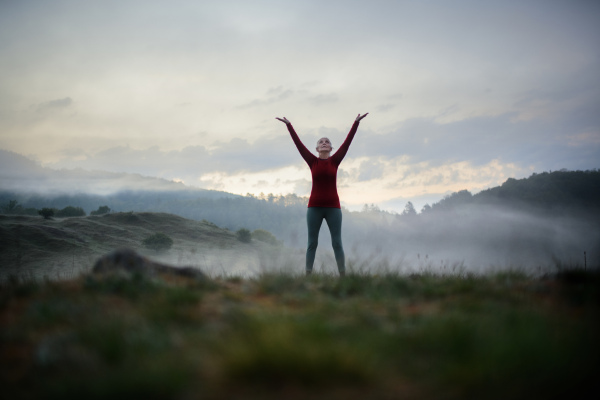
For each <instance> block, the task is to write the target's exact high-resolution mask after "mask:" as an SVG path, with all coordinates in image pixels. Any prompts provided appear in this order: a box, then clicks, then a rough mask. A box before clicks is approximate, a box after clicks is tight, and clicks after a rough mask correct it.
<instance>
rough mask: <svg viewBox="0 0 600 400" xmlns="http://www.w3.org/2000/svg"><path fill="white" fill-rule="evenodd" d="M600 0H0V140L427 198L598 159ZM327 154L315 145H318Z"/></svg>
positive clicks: (123, 168) (179, 172)
mask: <svg viewBox="0 0 600 400" xmlns="http://www.w3.org/2000/svg"><path fill="white" fill-rule="evenodd" d="M599 18H600V2H598V1H584V0H566V1H556V0H540V1H533V0H529V1H523V0H519V1H513V0H504V1H486V0H477V1H467V0H454V1H444V0H439V1H433V0H431V1H430V0H423V1H382V0H374V1H369V2H359V1H351V0H348V1H337V0H336V1H327V0H318V1H314V0H305V1H286V0H281V1H227V0H219V1H198V0H196V1H191V0H190V1H184V0H179V1H177V0H176V1H169V2H164V1H153V0H143V1H142V0H140V1H128V0H119V1H111V0H104V1H64V0H54V1H36V0H30V1H17V0H0V149H3V150H8V151H12V152H16V153H19V154H22V155H25V156H27V157H29V158H31V159H32V160H35V161H36V162H38V163H39V164H40V165H42V166H44V167H47V168H53V169H74V168H83V169H86V170H103V171H109V172H127V173H137V174H142V175H144V176H153V177H159V178H164V179H168V180H174V181H177V182H183V183H184V184H185V185H189V186H194V187H200V188H206V189H216V190H223V191H227V192H231V193H237V194H246V193H253V194H256V195H258V194H260V193H261V192H262V193H265V194H267V193H274V194H288V193H296V194H298V195H300V196H308V195H309V193H310V188H311V176H310V171H309V169H308V167H307V165H306V164H305V163H304V161H303V160H302V158H301V157H300V155H299V154H298V152H297V150H296V148H295V147H294V145H293V142H292V140H291V139H290V137H289V133H288V132H287V130H286V127H285V125H284V124H283V123H281V122H279V121H277V120H276V119H275V118H276V117H287V118H288V119H289V120H290V121H291V122H292V124H293V126H294V127H295V129H296V131H297V132H298V134H299V136H300V138H301V140H302V141H303V142H304V144H305V145H306V147H308V148H309V149H311V150H312V149H313V148H314V147H315V146H316V141H317V140H318V139H319V138H320V137H324V136H325V137H329V138H330V139H331V141H332V143H333V146H334V151H335V148H336V147H337V146H339V145H340V144H341V143H342V142H343V141H344V139H345V137H346V135H347V133H348V131H349V129H350V127H351V125H352V123H353V121H354V119H355V118H356V116H357V115H358V114H359V113H361V114H362V113H366V112H368V113H369V115H368V116H367V117H366V118H365V119H363V120H362V122H361V124H360V127H359V129H358V133H357V134H356V137H355V138H354V141H353V143H352V145H351V147H350V150H349V152H348V154H347V155H346V158H345V159H344V161H343V162H342V164H341V166H340V170H339V172H338V192H339V194H340V199H341V202H342V205H343V206H345V207H347V208H349V209H351V210H352V209H360V208H361V207H362V205H364V204H365V203H368V204H376V205H378V206H380V207H381V208H382V209H386V210H391V211H398V212H401V211H402V209H403V208H404V206H405V204H406V202H407V201H412V202H413V204H414V205H415V208H417V211H419V210H420V209H421V207H422V206H423V205H424V204H425V203H430V204H431V203H433V202H436V201H438V200H439V199H441V198H442V197H443V196H444V195H446V194H449V193H452V192H455V191H458V190H463V189H466V190H469V191H471V192H473V193H476V192H478V191H480V190H483V189H486V188H489V187H494V186H498V185H500V184H501V183H502V182H504V181H505V180H506V179H507V178H509V177H514V178H524V177H527V176H530V175H531V174H532V173H534V172H537V173H539V172H544V171H552V170H559V169H563V168H566V169H569V170H578V169H584V170H585V169H595V168H598V167H600V162H599V160H600V112H599V111H600V107H599V105H600V74H599V71H600V24H598V20H599ZM315 154H316V153H315Z"/></svg>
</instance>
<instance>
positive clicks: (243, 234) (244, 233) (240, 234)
mask: <svg viewBox="0 0 600 400" xmlns="http://www.w3.org/2000/svg"><path fill="white" fill-rule="evenodd" d="M235 235H236V236H237V238H238V240H239V241H240V242H243V243H250V241H251V240H252V234H251V233H250V231H249V230H248V229H246V228H241V229H239V230H238V231H237V232H236V233H235Z"/></svg>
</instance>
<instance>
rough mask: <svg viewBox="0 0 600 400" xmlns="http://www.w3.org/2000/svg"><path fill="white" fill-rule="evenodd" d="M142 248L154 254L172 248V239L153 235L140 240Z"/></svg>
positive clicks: (160, 234)
mask: <svg viewBox="0 0 600 400" xmlns="http://www.w3.org/2000/svg"><path fill="white" fill-rule="evenodd" d="M142 244H143V245H144V247H146V248H147V249H150V250H154V251H156V252H159V251H165V250H169V249H170V248H171V246H173V239H171V238H170V237H169V236H167V235H165V234H164V233H160V232H159V233H155V234H154V235H150V236H148V237H147V238H146V239H144V240H142Z"/></svg>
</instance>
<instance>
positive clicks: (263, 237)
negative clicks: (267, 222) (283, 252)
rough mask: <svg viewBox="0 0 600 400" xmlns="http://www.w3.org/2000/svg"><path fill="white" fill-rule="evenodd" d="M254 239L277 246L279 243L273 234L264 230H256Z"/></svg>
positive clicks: (253, 234) (253, 235)
mask: <svg viewBox="0 0 600 400" xmlns="http://www.w3.org/2000/svg"><path fill="white" fill-rule="evenodd" d="M252 239H255V240H260V241H261V242H265V243H269V244H273V245H277V244H279V241H278V240H277V238H276V237H275V235H273V234H272V233H271V232H269V231H266V230H264V229H256V230H255V231H254V232H252Z"/></svg>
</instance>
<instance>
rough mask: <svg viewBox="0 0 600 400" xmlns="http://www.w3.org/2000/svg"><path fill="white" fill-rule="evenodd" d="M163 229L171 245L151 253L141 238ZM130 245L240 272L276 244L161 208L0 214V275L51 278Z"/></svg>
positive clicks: (256, 266)
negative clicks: (46, 215) (71, 214)
mask: <svg viewBox="0 0 600 400" xmlns="http://www.w3.org/2000/svg"><path fill="white" fill-rule="evenodd" d="M156 232H162V233H165V234H166V235H168V236H170V237H171V238H172V239H173V240H174V245H173V247H172V248H171V249H170V250H169V251H167V252H164V253H156V252H153V251H151V250H147V249H145V248H144V247H143V246H142V240H143V239H145V238H146V237H148V236H150V235H152V234H154V233H156ZM119 247H130V248H133V249H135V250H137V251H139V252H140V253H143V254H145V255H147V256H150V257H152V258H155V259H157V260H160V261H164V262H167V263H171V264H175V265H180V266H182V265H186V266H194V267H198V268H200V269H202V270H203V271H205V272H207V273H209V274H210V273H215V272H219V273H223V272H226V273H238V274H242V275H243V274H245V273H248V272H249V271H251V270H260V268H266V265H265V262H266V261H265V257H266V256H267V255H268V256H269V257H275V258H276V256H277V254H279V252H280V249H279V248H278V247H276V246H272V245H268V244H266V243H263V242H259V241H253V242H251V243H249V244H247V243H242V242H240V241H238V240H237V238H236V235H235V233H234V232H231V231H229V230H227V229H224V228H220V227H218V226H216V225H215V224H213V223H211V222H208V221H193V220H189V219H185V218H182V217H179V216H176V215H172V214H165V213H148V212H143V213H134V212H128V213H112V214H105V215H102V216H88V217H77V218H58V219H52V220H45V219H42V218H40V217H29V216H7V215H0V265H1V267H0V280H4V279H6V278H7V277H8V276H10V275H17V276H27V275H31V276H34V277H37V278H39V277H43V276H47V277H49V278H51V279H55V278H65V277H69V276H73V275H77V274H79V273H80V272H82V271H83V272H85V271H87V270H88V269H89V268H91V266H92V265H93V262H94V261H95V259H96V258H97V257H98V256H100V255H103V254H105V253H107V252H109V251H111V250H113V249H115V248H119Z"/></svg>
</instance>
